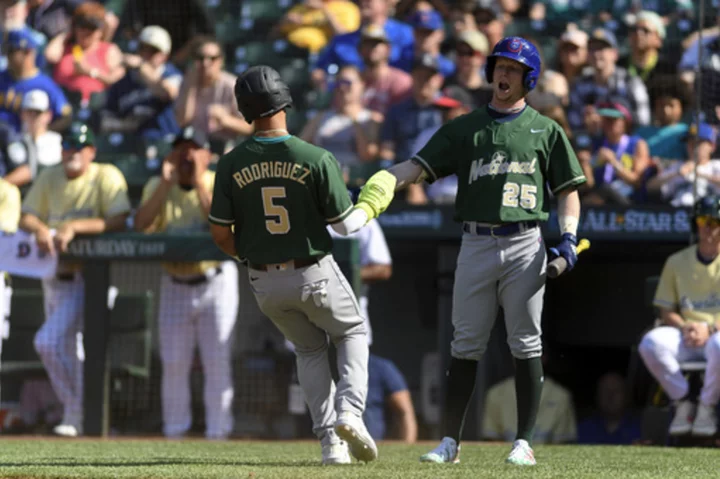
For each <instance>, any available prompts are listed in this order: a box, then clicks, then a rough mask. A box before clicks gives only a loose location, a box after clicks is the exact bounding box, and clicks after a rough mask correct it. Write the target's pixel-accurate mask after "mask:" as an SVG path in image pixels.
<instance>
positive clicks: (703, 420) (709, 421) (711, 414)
mask: <svg viewBox="0 0 720 479" xmlns="http://www.w3.org/2000/svg"><path fill="white" fill-rule="evenodd" d="M716 432H717V416H716V414H715V408H714V407H712V406H706V405H705V404H702V403H701V404H699V405H698V408H697V415H696V416H695V421H694V422H693V425H692V435H693V436H705V437H709V436H714V435H715V433H716Z"/></svg>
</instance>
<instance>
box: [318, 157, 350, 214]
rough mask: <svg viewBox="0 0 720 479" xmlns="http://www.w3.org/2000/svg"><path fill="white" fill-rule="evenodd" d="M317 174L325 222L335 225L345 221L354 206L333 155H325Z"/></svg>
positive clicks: (319, 196) (321, 208)
mask: <svg viewBox="0 0 720 479" xmlns="http://www.w3.org/2000/svg"><path fill="white" fill-rule="evenodd" d="M316 172H317V173H316V175H317V176H316V179H315V184H316V185H317V189H318V191H317V193H318V195H317V197H318V198H319V199H320V205H321V206H320V211H321V212H322V214H323V215H324V217H325V221H327V222H328V223H329V224H333V223H337V222H339V221H342V220H344V219H345V218H346V217H347V216H348V215H349V214H350V212H351V211H352V209H353V204H352V201H350V193H349V192H348V190H347V187H346V186H345V180H344V179H343V176H342V172H341V171H340V165H339V164H338V161H337V160H336V159H335V157H334V156H333V155H332V153H330V152H327V153H326V154H325V156H324V157H323V160H322V161H321V162H320V167H319V168H318V169H317V170H316Z"/></svg>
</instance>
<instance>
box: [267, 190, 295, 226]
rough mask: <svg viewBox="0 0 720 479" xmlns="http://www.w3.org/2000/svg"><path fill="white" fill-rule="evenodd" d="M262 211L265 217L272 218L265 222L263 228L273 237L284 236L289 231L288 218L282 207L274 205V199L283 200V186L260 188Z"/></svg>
mask: <svg viewBox="0 0 720 479" xmlns="http://www.w3.org/2000/svg"><path fill="white" fill-rule="evenodd" d="M262 197H263V198H262V199H263V210H265V216H266V217H268V216H271V217H273V218H270V219H266V220H265V228H267V230H268V232H269V233H270V234H273V235H284V234H287V232H288V231H290V216H289V215H288V210H287V208H285V207H284V206H282V205H276V204H275V200H276V199H283V198H285V187H284V186H265V187H263V188H262Z"/></svg>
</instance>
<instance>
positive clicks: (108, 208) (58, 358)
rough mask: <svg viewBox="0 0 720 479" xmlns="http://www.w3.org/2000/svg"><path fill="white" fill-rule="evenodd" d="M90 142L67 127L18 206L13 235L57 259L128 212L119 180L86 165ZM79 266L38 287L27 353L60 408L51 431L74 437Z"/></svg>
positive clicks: (105, 167)
mask: <svg viewBox="0 0 720 479" xmlns="http://www.w3.org/2000/svg"><path fill="white" fill-rule="evenodd" d="M94 145H95V137H94V134H93V132H92V130H90V128H88V127H87V126H86V125H73V127H72V128H71V131H70V132H69V133H68V134H67V135H66V137H65V138H64V140H63V155H62V163H61V164H59V165H55V166H52V167H50V168H48V169H45V170H43V171H42V172H41V173H40V175H39V176H38V177H37V179H36V180H35V182H34V183H33V185H32V187H31V188H30V190H29V191H28V193H27V196H26V197H25V200H24V201H23V204H22V216H21V217H20V228H21V229H23V230H25V231H27V232H28V233H31V234H34V235H35V238H36V241H37V245H38V248H39V249H40V250H41V251H43V252H46V253H48V254H57V253H62V252H65V251H66V250H67V247H68V244H69V243H70V242H71V241H72V240H73V238H75V236H76V235H94V234H101V233H105V232H109V231H120V230H123V229H124V228H125V222H126V220H127V217H128V214H129V213H130V200H129V199H128V195H127V183H126V181H125V177H124V176H123V174H122V173H121V172H120V170H119V169H117V167H115V166H114V165H110V164H97V163H94V162H93V160H94V159H95V153H96V149H95V146H94ZM80 270H81V265H80V264H77V263H70V262H65V261H61V262H60V263H59V264H58V269H57V274H56V275H55V276H54V277H51V278H47V279H44V280H43V282H42V286H43V295H44V302H45V323H44V324H43V326H42V327H41V328H40V330H39V331H38V332H37V334H36V336H35V349H36V350H37V352H38V355H39V356H40V359H41V360H42V362H43V364H44V365H45V369H47V373H48V376H49V378H50V382H51V383H52V386H53V389H54V390H55V393H56V394H57V396H58V398H59V399H60V401H61V402H62V404H63V407H64V413H63V421H62V422H61V423H60V424H59V425H58V426H56V427H55V429H54V432H55V433H56V434H58V435H61V436H71V437H74V436H77V435H81V434H82V418H83V414H82V412H83V404H82V398H83V364H82V362H83V357H84V352H83V348H82V341H81V332H82V326H83V309H84V308H83V306H84V304H83V302H84V284H83V278H82V274H81V272H80Z"/></svg>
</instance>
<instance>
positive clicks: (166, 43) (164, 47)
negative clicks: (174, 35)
mask: <svg viewBox="0 0 720 479" xmlns="http://www.w3.org/2000/svg"><path fill="white" fill-rule="evenodd" d="M138 40H139V41H140V43H144V44H145V45H150V46H151V47H155V48H157V49H158V50H160V51H161V52H163V53H166V54H167V53H170V50H171V49H172V41H171V40H170V34H169V33H168V32H167V30H165V29H164V28H163V27H160V26H157V25H150V26H147V27H145V28H143V29H142V31H141V32H140V36H139V37H138Z"/></svg>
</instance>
